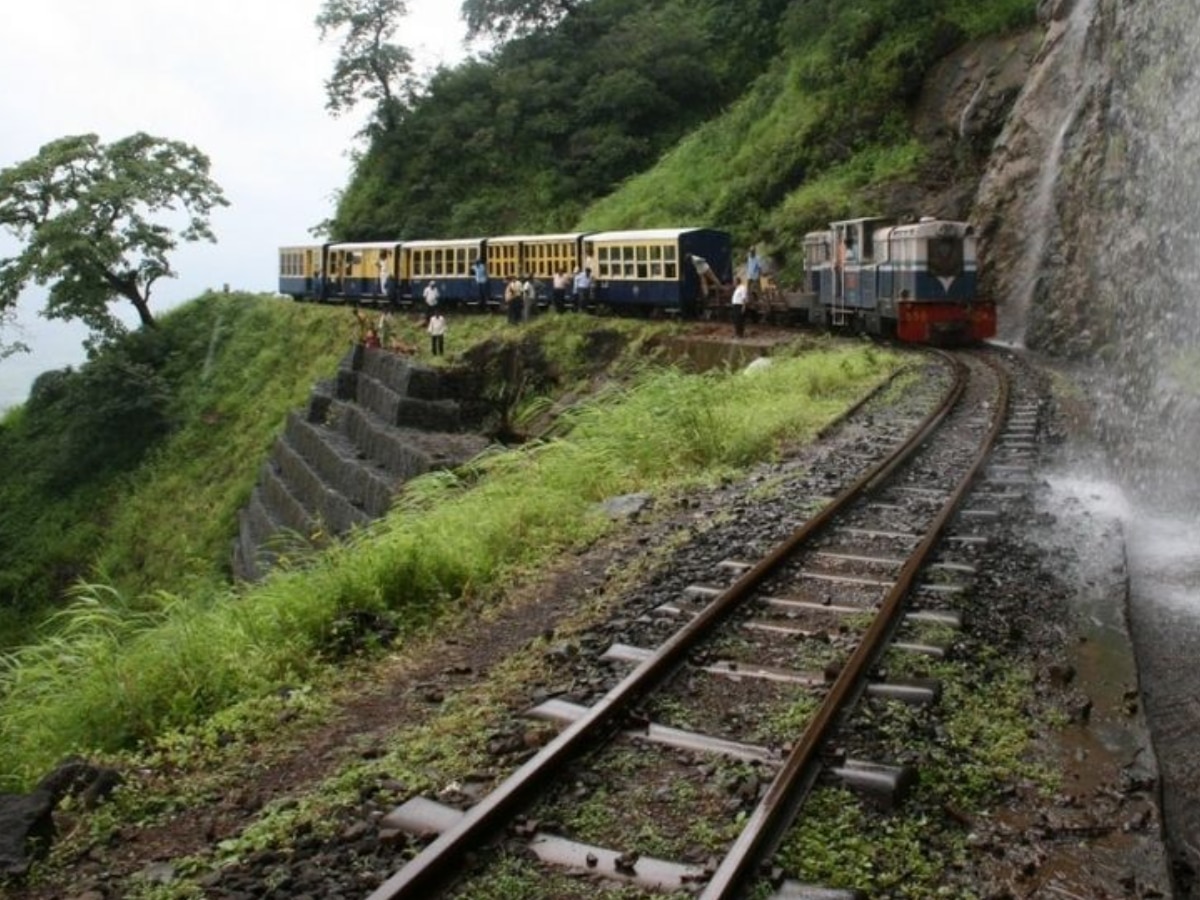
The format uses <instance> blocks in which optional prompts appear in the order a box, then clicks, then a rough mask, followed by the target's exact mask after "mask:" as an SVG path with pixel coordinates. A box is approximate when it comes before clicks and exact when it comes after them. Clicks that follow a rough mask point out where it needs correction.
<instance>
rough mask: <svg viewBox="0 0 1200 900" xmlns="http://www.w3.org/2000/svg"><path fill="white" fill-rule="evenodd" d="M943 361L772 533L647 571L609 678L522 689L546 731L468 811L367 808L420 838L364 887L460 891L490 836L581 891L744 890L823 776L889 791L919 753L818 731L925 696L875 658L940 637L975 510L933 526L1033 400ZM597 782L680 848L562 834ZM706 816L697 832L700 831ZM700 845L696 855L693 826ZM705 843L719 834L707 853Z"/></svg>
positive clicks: (615, 816) (926, 686)
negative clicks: (839, 745)
mask: <svg viewBox="0 0 1200 900" xmlns="http://www.w3.org/2000/svg"><path fill="white" fill-rule="evenodd" d="M948 359H949V364H948V367H947V369H946V371H947V372H952V373H953V377H951V378H948V379H946V384H945V389H944V391H943V395H942V397H941V400H940V402H938V403H937V404H936V405H934V407H933V408H932V409H931V410H929V411H928V412H927V413H926V414H924V415H923V416H918V415H916V414H915V411H914V413H913V414H912V415H910V417H909V418H910V421H909V422H908V425H907V427H906V428H905V429H903V430H904V431H906V433H904V434H899V433H897V434H896V436H895V439H894V440H891V441H887V442H884V443H886V444H889V445H890V449H887V450H886V452H885V451H883V450H880V449H877V448H879V447H880V444H879V442H875V443H864V444H863V445H862V447H861V450H862V453H861V454H857V453H856V449H857V445H856V444H855V442H854V441H847V442H845V443H844V444H843V446H844V447H845V448H847V452H846V459H845V469H846V473H847V474H846V477H845V480H844V483H841V484H838V485H832V486H831V487H833V488H834V489H833V490H831V491H830V494H831V496H828V497H827V498H825V500H824V502H823V503H822V504H821V505H820V507H819V509H817V510H815V511H812V512H811V513H809V511H798V512H797V513H796V514H795V516H794V519H795V521H794V522H792V521H787V520H784V521H781V522H780V523H778V528H777V530H778V531H780V532H781V534H780V539H779V540H778V542H777V544H776V545H775V546H773V547H763V548H761V550H760V548H759V547H758V546H757V544H758V542H757V541H755V542H752V543H753V544H754V545H753V546H745V547H738V548H731V551H733V552H731V553H730V555H728V556H726V557H724V558H722V559H720V560H719V561H717V562H716V563H715V564H713V563H712V561H711V560H710V561H706V563H705V565H707V566H708V569H707V570H706V571H703V572H698V573H696V574H698V575H700V576H701V577H698V578H696V579H695V580H693V581H692V582H691V583H688V584H686V585H675V586H673V587H672V588H671V589H670V590H669V591H667V590H660V591H657V592H656V593H655V594H654V595H653V596H652V597H651V598H648V602H647V604H646V606H645V608H644V609H643V610H642V611H641V613H640V614H639V615H638V616H636V618H634V619H633V620H631V621H630V622H629V623H628V625H627V626H626V627H625V628H624V630H623V633H622V634H621V635H620V637H619V639H614V640H613V641H612V642H611V643H610V644H609V645H608V646H607V647H605V648H604V649H603V652H602V653H599V654H597V660H596V662H595V666H596V670H597V671H599V672H603V673H605V678H604V680H603V683H602V687H597V688H595V689H594V690H593V693H594V696H578V697H553V698H551V699H549V700H547V701H546V702H544V703H541V704H539V705H537V706H535V707H534V708H532V709H530V710H529V711H528V715H529V716H530V717H531V718H534V719H540V720H543V721H548V722H551V723H553V724H554V725H555V727H556V728H558V729H559V731H558V733H557V736H556V737H554V738H553V739H552V740H551V741H550V742H549V743H548V744H547V745H546V746H544V747H543V748H542V749H541V750H540V751H539V752H537V753H536V754H535V755H533V756H532V757H531V758H529V759H528V760H526V761H525V762H524V763H523V764H522V765H520V767H519V768H517V769H516V771H514V772H513V773H512V774H511V775H510V776H508V777H507V779H505V780H504V781H503V782H502V783H500V784H499V785H498V786H497V787H496V788H495V789H494V790H493V791H492V792H491V793H490V794H487V795H486V796H484V797H483V798H482V799H480V800H479V801H478V802H476V803H474V805H472V806H470V807H469V808H467V809H465V810H464V809H459V808H457V807H452V806H447V805H443V804H441V803H440V802H438V801H436V800H435V799H432V798H422V797H417V798H413V799H411V800H410V801H408V802H407V803H405V804H404V805H402V806H401V807H399V808H397V809H396V810H394V811H393V812H392V813H391V814H389V815H388V816H386V817H385V818H384V819H383V821H382V822H381V828H383V829H387V830H393V831H403V832H406V833H408V834H411V835H417V836H419V837H420V838H421V839H425V840H429V839H431V840H430V842H429V843H427V844H426V845H425V846H424V847H423V849H421V850H420V851H419V852H418V853H417V854H416V856H414V857H413V858H412V859H410V860H409V861H408V862H407V863H406V864H405V865H404V866H403V867H402V868H400V869H399V870H398V871H396V872H395V874H393V875H392V876H391V877H390V878H388V879H387V880H386V881H385V882H384V883H383V884H382V885H381V886H380V887H379V888H378V889H377V890H375V891H374V892H373V893H372V894H371V895H370V898H369V900H397V898H417V897H422V898H427V897H432V896H437V895H438V894H439V892H441V893H444V894H446V895H447V896H449V895H456V896H464V897H467V896H472V891H471V888H470V886H469V880H467V881H464V878H467V879H469V877H470V874H469V873H470V872H475V871H477V870H481V869H485V868H486V866H487V862H486V860H488V859H489V858H491V857H492V856H495V857H496V858H499V859H503V858H504V856H505V854H508V855H510V856H511V855H512V854H517V855H519V856H523V857H536V859H537V860H538V861H539V864H540V865H544V866H546V867H547V871H551V870H556V871H566V872H568V873H572V874H571V875H570V876H569V877H570V878H571V879H572V881H571V882H570V883H571V884H572V885H573V886H574V887H577V888H578V890H579V893H577V894H576V893H572V894H570V895H569V896H579V897H584V896H588V893H587V885H589V884H592V883H600V884H609V885H611V884H621V883H626V884H628V885H630V886H631V887H633V888H635V889H638V888H640V889H642V890H645V891H646V892H648V893H653V892H661V893H669V894H673V895H678V896H700V897H702V898H706V900H716V898H728V897H735V896H741V895H743V894H744V893H745V891H746V890H747V889H748V887H749V886H750V885H752V884H755V883H756V882H757V881H758V880H759V879H760V878H761V877H762V873H763V871H764V865H766V864H767V862H768V861H769V860H770V857H771V854H772V852H773V851H774V850H775V848H776V847H777V846H778V844H779V842H780V840H781V838H782V836H783V834H784V833H785V832H786V830H787V829H788V827H789V826H790V825H791V824H792V823H793V821H794V820H795V819H796V817H797V816H798V815H799V816H802V815H803V803H804V799H805V796H806V794H807V792H808V789H809V788H810V787H811V786H812V785H813V784H814V783H816V782H817V781H818V780H820V779H834V780H837V781H840V782H842V783H844V784H846V785H847V786H849V787H851V788H852V789H854V790H858V791H862V792H866V793H868V794H870V795H872V796H873V797H875V798H876V799H878V800H879V801H880V802H882V803H885V804H892V803H899V802H902V800H903V797H904V794H905V792H906V790H907V789H908V788H909V787H910V786H911V784H912V783H913V780H914V778H916V777H917V776H918V775H919V773H917V772H914V771H912V769H911V768H909V767H906V766H904V765H896V764H894V763H893V762H892V761H890V760H887V759H869V758H855V759H848V758H845V757H844V756H842V755H840V754H838V753H836V752H833V751H832V750H831V747H832V746H833V744H834V735H835V734H836V731H837V729H838V727H839V724H840V723H841V722H842V721H843V720H844V718H845V717H846V716H847V714H848V711H849V710H852V709H853V708H854V705H855V703H856V701H857V700H858V699H859V698H861V696H862V695H863V694H864V693H865V692H869V693H871V694H879V695H882V696H888V697H893V698H897V699H900V700H902V701H903V702H906V703H912V704H930V703H935V702H936V701H937V699H938V685H937V684H936V682H933V681H931V680H929V679H921V678H909V679H888V678H887V677H881V672H880V671H879V668H878V662H879V660H880V659H881V657H882V656H883V654H884V653H885V652H893V653H894V652H899V653H905V654H916V655H924V656H929V657H937V656H938V655H939V654H941V653H943V652H944V647H943V646H940V645H939V644H938V643H937V641H936V640H933V639H929V637H928V635H929V634H933V635H935V636H936V634H938V633H939V631H943V630H945V629H954V628H958V627H960V625H961V622H960V620H959V616H958V613H957V612H956V611H955V609H954V604H953V598H954V595H955V593H956V592H957V591H959V590H961V586H960V585H959V584H957V583H956V581H957V580H958V579H960V578H961V577H969V576H970V575H971V574H972V571H973V570H972V567H971V565H970V562H969V559H970V555H971V553H970V550H971V546H972V542H973V540H974V539H973V538H972V537H971V535H970V534H969V530H970V529H969V528H967V529H961V528H960V529H959V532H961V533H957V534H956V536H955V537H954V538H953V539H948V538H947V534H946V532H947V526H948V524H949V523H950V522H951V521H952V520H954V519H955V517H956V516H957V517H958V519H959V520H960V521H961V520H962V519H963V512H962V507H963V500H964V497H965V496H967V494H968V492H969V491H970V490H971V488H972V486H973V485H974V484H975V482H976V481H977V478H978V475H979V473H980V471H981V470H982V468H983V467H984V466H985V465H991V466H993V467H994V466H998V465H1006V464H1007V463H999V462H997V460H996V457H995V456H994V455H993V454H994V452H995V451H994V448H995V444H996V442H997V440H998V438H999V437H1000V435H1001V434H1002V429H1003V428H1004V427H1005V425H1006V423H1007V425H1008V427H1009V429H1010V434H1011V436H1010V438H1009V442H1008V443H1009V449H1008V451H1007V452H1016V453H1018V454H1019V453H1020V452H1021V433H1020V431H1019V429H1021V428H1024V427H1025V425H1024V423H1025V421H1026V418H1025V417H1026V416H1027V415H1029V412H1028V411H1020V412H1019V413H1017V414H1014V415H1013V416H1011V417H1010V416H1009V414H1008V409H1007V407H1008V388H1007V376H1006V374H1005V373H1004V372H1003V370H1002V369H1001V368H999V366H997V365H995V364H994V363H993V362H992V361H991V360H990V359H989V358H988V357H987V356H986V355H974V354H963V355H959V356H956V357H953V358H948ZM1012 429H1018V430H1017V431H1011V430H1012ZM1017 464H1018V465H1020V463H1019V462H1018V463H1017ZM889 648H890V649H889ZM647 784H653V785H657V786H658V787H657V789H656V792H653V793H652V794H650V795H649V796H650V797H651V799H650V800H649V801H647V802H639V809H637V810H636V813H637V816H636V817H633V816H630V815H629V813H630V810H628V809H627V808H625V805H624V800H623V798H626V797H627V798H631V799H632V798H635V797H639V798H640V797H646V796H647V794H646V793H645V791H644V789H643V788H644V786H645V785H647ZM639 786H641V787H639ZM598 795H599V796H604V797H607V798H609V800H610V803H609V806H610V809H611V818H612V823H611V824H612V825H613V833H614V834H616V833H625V834H627V833H629V828H630V825H631V821H622V820H623V819H629V820H632V819H644V817H645V816H647V815H653V814H655V812H656V810H654V809H653V807H661V809H660V810H657V812H660V813H661V818H662V820H663V824H662V826H661V829H662V831H664V832H668V831H670V830H671V829H672V828H673V827H674V828H675V829H676V830H678V829H680V828H682V829H683V831H684V832H685V833H684V834H681V835H680V836H679V838H678V840H676V841H671V840H659V841H658V843H660V844H662V845H663V846H665V847H668V848H670V847H671V846H678V847H688V849H686V850H684V851H683V853H682V856H686V857H689V858H686V859H680V858H672V857H671V856H670V855H667V854H664V855H662V856H661V857H660V856H658V855H652V854H650V853H642V852H640V851H637V850H634V849H630V848H628V847H623V846H614V845H609V844H605V843H604V842H602V841H597V840H592V841H581V840H577V839H575V838H573V837H570V836H568V835H567V834H564V833H562V832H579V831H587V830H588V829H585V828H580V827H578V825H579V816H578V815H577V814H576V813H573V812H572V811H571V808H572V804H575V805H576V806H578V805H580V804H581V803H582V801H584V800H585V799H592V800H594V799H595V798H596V797H597V796H598ZM591 808H592V809H595V808H596V805H595V804H594V803H593V804H592V805H591ZM706 823H707V824H706ZM633 824H635V825H636V823H633ZM556 825H557V826H559V827H554V826H556ZM642 827H644V824H643V826H642ZM591 830H592V831H593V832H594V833H595V834H600V835H603V833H604V832H605V830H606V829H605V825H604V823H594V827H593V828H591ZM700 831H703V832H705V834H706V839H705V840H703V841H699V842H698V841H697V838H696V834H697V833H698V832H700ZM498 836H504V839H501V840H498V839H497V838H498ZM697 843H700V844H703V845H704V846H703V847H702V850H701V852H703V853H704V857H703V859H701V860H699V861H697V860H696V859H694V857H696V856H697V855H700V854H699V853H698V852H696V851H695V850H694V849H691V848H690V846H689V845H695V844H697ZM717 844H720V845H721V846H722V847H723V849H721V850H720V851H717V852H712V851H711V847H712V846H713V845H717ZM489 854H490V855H491V856H490V855H489ZM468 861H469V864H468ZM771 890H772V891H773V892H774V893H773V894H772V896H776V897H780V898H814V900H815V898H830V900H840V898H852V897H855V896H857V895H856V894H855V893H854V892H853V891H839V890H830V889H826V888H823V887H821V886H813V885H800V884H795V883H790V882H786V881H782V880H780V879H778V878H775V879H772V886H771ZM547 896H555V897H560V896H568V895H565V894H563V893H562V892H561V891H557V890H556V892H555V893H553V894H547Z"/></svg>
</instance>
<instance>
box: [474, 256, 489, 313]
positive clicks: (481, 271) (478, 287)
mask: <svg viewBox="0 0 1200 900" xmlns="http://www.w3.org/2000/svg"><path fill="white" fill-rule="evenodd" d="M471 271H472V272H473V273H474V275H475V291H476V294H477V295H478V297H479V311H480V312H487V308H488V300H489V299H491V298H489V297H488V270H487V263H485V262H484V261H483V260H482V259H477V260H475V262H474V264H473V265H472V266H471Z"/></svg>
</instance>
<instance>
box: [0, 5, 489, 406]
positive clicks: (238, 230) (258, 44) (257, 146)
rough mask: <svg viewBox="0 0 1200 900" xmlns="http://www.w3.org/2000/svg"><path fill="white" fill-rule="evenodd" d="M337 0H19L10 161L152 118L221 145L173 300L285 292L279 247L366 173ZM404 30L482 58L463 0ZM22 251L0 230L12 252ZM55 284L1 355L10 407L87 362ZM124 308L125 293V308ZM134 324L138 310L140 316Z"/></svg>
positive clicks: (116, 133)
mask: <svg viewBox="0 0 1200 900" xmlns="http://www.w3.org/2000/svg"><path fill="white" fill-rule="evenodd" d="M321 6H322V2H321V0H205V2H203V3H197V2H194V0H112V2H109V3H96V2H95V0H41V2H40V3H36V4H34V3H7V4H6V5H5V11H4V16H3V41H4V52H3V53H0V121H3V122H4V123H5V124H4V127H3V128H2V129H0V169H3V168H7V167H9V166H12V165H14V164H16V163H19V162H22V161H24V160H27V159H30V158H32V157H34V156H36V155H37V153H38V150H39V149H40V148H41V147H42V146H43V145H44V144H46V143H48V142H49V141H52V140H55V139H56V138H60V137H64V136H66V135H74V134H96V135H98V136H99V137H100V139H101V141H103V142H105V143H108V142H110V141H113V140H117V139H119V138H122V137H126V136H128V135H130V134H134V133H136V132H139V131H144V132H146V133H148V134H151V135H154V136H156V137H163V138H168V139H171V140H179V141H184V142H186V143H189V144H192V145H194V146H195V147H197V148H198V149H199V150H201V151H202V152H203V153H205V154H206V155H207V156H208V157H209V159H210V161H211V163H212V170H211V175H212V177H213V179H214V180H215V181H216V182H217V183H218V184H219V185H220V186H221V188H222V189H223V190H224V192H225V197H226V199H228V200H229V201H230V206H229V207H226V208H224V209H218V210H216V211H215V212H214V214H213V216H212V219H211V222H212V226H213V230H214V232H215V233H216V236H217V241H218V243H216V244H208V243H197V244H185V245H181V246H180V247H179V248H178V249H177V250H176V252H175V254H174V255H173V256H172V257H171V259H172V264H173V265H174V267H175V269H176V271H177V272H178V277H177V278H175V279H172V280H163V281H159V282H158V283H156V284H155V286H154V288H153V293H152V295H151V298H150V303H151V308H152V309H154V310H156V311H162V310H165V309H168V308H170V307H171V306H174V305H177V304H179V303H182V302H184V301H186V300H189V299H191V298H192V297H195V296H196V295H198V294H200V293H202V292H203V291H204V290H206V289H208V288H215V289H219V288H221V287H222V286H224V285H226V284H228V285H229V286H230V287H231V288H233V289H240V290H250V291H271V290H274V286H275V266H276V257H275V251H276V248H278V247H279V246H280V245H283V244H288V243H297V242H305V241H308V240H311V239H312V238H311V236H310V235H309V233H308V229H309V228H310V227H312V226H314V225H316V224H318V223H319V222H321V221H323V220H324V219H326V218H328V217H329V216H330V215H331V214H332V212H333V205H334V198H335V195H336V192H337V191H338V190H339V189H340V188H342V187H344V186H345V184H346V182H347V180H348V177H349V173H350V158H349V155H348V153H349V151H350V150H352V149H353V148H354V146H355V139H354V134H355V132H357V131H358V129H359V128H360V126H361V124H362V121H363V118H362V116H361V115H358V114H353V115H351V116H348V117H344V118H341V119H334V118H332V117H331V116H330V115H329V113H328V112H326V110H325V93H324V82H325V79H326V78H327V77H328V76H329V74H330V72H331V71H332V67H333V61H334V58H335V57H336V52H337V45H336V40H335V39H331V40H329V41H327V42H326V43H321V42H320V41H319V39H318V38H319V35H318V32H317V28H316V26H315V25H314V24H313V22H314V20H315V19H316V17H317V14H318V13H319V12H320V9H321ZM407 6H408V15H407V16H406V18H405V19H404V21H403V24H402V25H401V28H400V30H399V32H398V35H397V40H398V42H399V43H401V44H403V45H404V46H405V47H407V48H408V49H409V51H410V52H411V53H412V54H413V56H414V57H415V59H416V65H417V68H418V70H419V71H430V70H432V69H433V68H434V67H436V66H437V65H438V64H439V63H445V64H451V65H452V64H453V63H455V62H457V61H458V60H460V59H461V58H463V57H464V56H465V55H466V52H467V51H466V48H465V47H464V44H463V35H464V32H465V28H464V26H463V24H462V21H461V19H460V16H459V3H458V2H456V0H408V3H407ZM18 251H19V245H18V244H17V243H16V241H15V240H13V239H12V238H11V236H9V235H7V234H6V233H4V232H0V256H9V255H12V254H13V253H15V252H18ZM44 295H45V292H44V289H38V288H31V289H30V290H27V291H26V293H25V294H24V295H23V296H22V298H21V301H20V304H19V324H20V326H21V330H20V331H19V332H14V331H9V330H6V332H5V338H6V339H8V340H12V339H14V338H15V339H20V340H24V341H25V343H27V344H30V345H31V346H32V347H33V350H34V352H33V353H32V354H21V355H18V356H15V357H10V358H8V359H4V360H0V410H3V409H5V408H8V407H10V406H12V405H14V404H17V403H21V402H23V401H24V399H25V397H26V396H27V395H28V389H29V385H30V384H31V383H32V381H33V379H34V378H35V377H36V376H37V374H38V373H40V372H42V371H45V370H47V369H55V368H61V367H62V366H65V365H75V364H78V363H79V362H81V361H82V359H83V350H82V341H83V339H84V338H85V337H86V332H85V330H84V329H82V328H81V327H79V326H75V325H72V324H70V323H63V322H61V321H54V322H47V321H46V320H44V319H42V318H40V317H39V316H38V315H37V312H36V311H37V310H38V309H40V308H41V305H42V300H43V299H44ZM114 308H115V309H118V310H119V309H121V307H120V305H118V306H116V307H114ZM127 321H129V322H131V323H132V322H133V321H134V319H133V317H132V316H130V317H129V318H128V319H127Z"/></svg>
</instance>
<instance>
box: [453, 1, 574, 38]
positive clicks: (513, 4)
mask: <svg viewBox="0 0 1200 900" xmlns="http://www.w3.org/2000/svg"><path fill="white" fill-rule="evenodd" d="M577 5H578V2H577V0H463V5H462V13H463V18H464V19H465V20H466V22H467V38H468V39H470V38H476V37H479V36H480V35H482V34H490V35H492V36H494V37H496V38H498V39H499V40H504V39H505V38H507V37H520V36H521V35H524V34H528V33H530V32H531V31H535V30H536V29H538V28H542V27H553V26H554V25H556V24H557V23H558V22H561V21H562V20H563V19H565V18H566V17H567V16H569V15H570V14H571V13H572V12H574V11H575V7H576V6H577Z"/></svg>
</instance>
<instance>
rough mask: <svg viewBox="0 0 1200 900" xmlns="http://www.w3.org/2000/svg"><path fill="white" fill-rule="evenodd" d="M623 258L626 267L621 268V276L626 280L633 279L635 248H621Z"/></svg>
mask: <svg viewBox="0 0 1200 900" xmlns="http://www.w3.org/2000/svg"><path fill="white" fill-rule="evenodd" d="M621 258H622V260H623V262H624V265H623V266H622V267H621V274H622V275H623V276H624V277H626V278H632V277H633V248H632V247H622V248H621Z"/></svg>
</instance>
